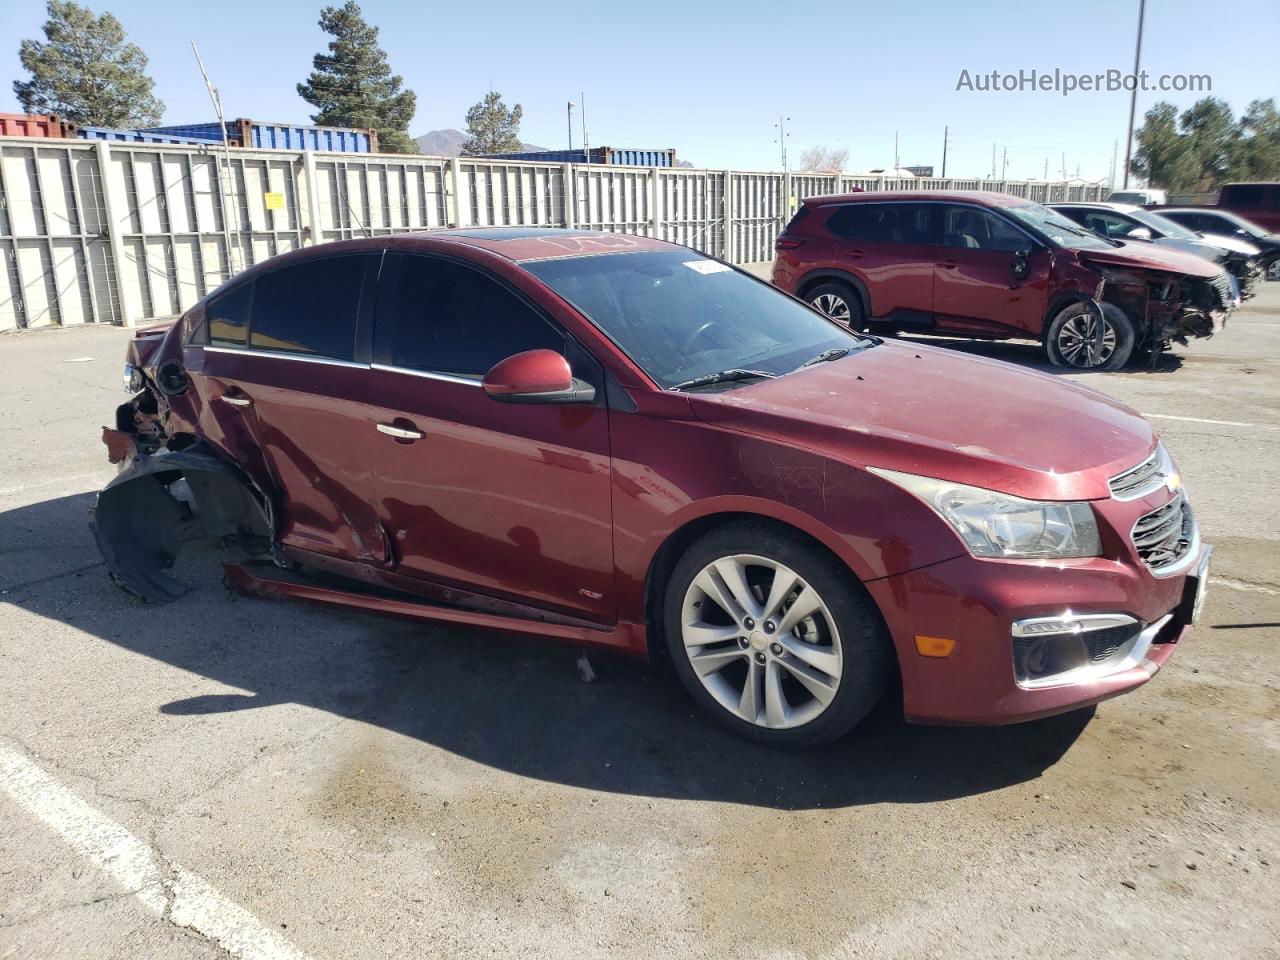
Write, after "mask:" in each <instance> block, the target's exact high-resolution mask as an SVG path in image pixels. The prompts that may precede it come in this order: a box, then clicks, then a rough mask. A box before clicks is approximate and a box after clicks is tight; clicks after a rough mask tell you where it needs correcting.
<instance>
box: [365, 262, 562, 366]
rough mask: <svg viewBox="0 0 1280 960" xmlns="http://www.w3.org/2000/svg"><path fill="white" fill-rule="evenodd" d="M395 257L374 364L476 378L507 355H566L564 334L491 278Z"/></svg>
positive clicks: (383, 295) (382, 299)
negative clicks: (532, 352) (529, 352)
mask: <svg viewBox="0 0 1280 960" xmlns="http://www.w3.org/2000/svg"><path fill="white" fill-rule="evenodd" d="M396 256H398V258H399V264H398V267H399V269H398V270H393V271H391V272H390V278H389V279H384V280H383V284H382V288H381V290H380V292H379V296H378V312H377V321H376V323H375V325H374V356H375V357H376V358H377V359H378V361H379V362H380V363H385V364H388V365H389V366H393V367H402V368H404V369H408V370H421V371H423V372H427V373H441V374H448V375H450V376H455V377H465V378H467V379H472V378H474V379H476V380H479V379H480V378H482V377H483V376H484V375H485V374H486V373H488V372H489V369H490V368H491V367H492V366H493V365H494V364H495V363H497V362H498V361H500V360H505V359H506V358H507V357H510V356H512V355H513V354H517V353H523V352H524V351H526V350H536V349H539V348H545V349H548V350H554V351H555V352H556V353H560V354H563V353H564V352H565V339H564V335H563V334H561V333H560V332H559V331H558V330H556V329H555V328H554V327H552V326H551V324H550V323H548V322H547V321H546V320H544V319H543V318H542V317H541V316H540V315H539V314H538V313H537V312H536V311H535V310H533V309H532V308H531V307H530V306H529V305H528V304H526V303H525V302H524V301H523V300H522V299H520V298H519V297H517V296H516V295H515V294H514V293H512V292H511V291H510V290H508V289H507V288H506V287H504V286H502V285H501V284H500V283H498V282H497V281H496V280H494V279H492V278H490V277H488V276H486V275H485V274H483V273H481V272H480V271H478V270H474V269H472V268H470V267H466V266H463V265H462V264H459V263H454V262H452V261H449V260H442V259H437V258H435V257H427V256H417V255H413V254H398V255H396Z"/></svg>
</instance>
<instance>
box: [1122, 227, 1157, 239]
mask: <svg viewBox="0 0 1280 960" xmlns="http://www.w3.org/2000/svg"><path fill="white" fill-rule="evenodd" d="M1124 238H1125V239H1126V240H1150V239H1151V229H1150V228H1149V227H1134V228H1133V229H1132V230H1130V231H1129V232H1128V233H1126V234H1125V236H1124Z"/></svg>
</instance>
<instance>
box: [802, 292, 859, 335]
mask: <svg viewBox="0 0 1280 960" xmlns="http://www.w3.org/2000/svg"><path fill="white" fill-rule="evenodd" d="M805 301H806V302H807V303H808V304H809V305H810V306H812V307H813V308H814V309H816V310H817V311H818V312H820V313H824V314H826V315H827V316H828V317H830V318H831V319H832V320H834V321H835V322H836V323H838V324H841V325H842V326H846V327H848V328H849V329H850V330H864V329H866V326H867V318H866V311H864V310H863V309H862V298H861V297H859V296H858V291H856V290H854V289H853V287H851V286H849V285H848V284H847V283H840V282H838V281H835V280H831V281H828V282H827V283H820V284H818V286H816V287H814V288H813V289H812V290H810V291H809V292H808V293H807V294H805Z"/></svg>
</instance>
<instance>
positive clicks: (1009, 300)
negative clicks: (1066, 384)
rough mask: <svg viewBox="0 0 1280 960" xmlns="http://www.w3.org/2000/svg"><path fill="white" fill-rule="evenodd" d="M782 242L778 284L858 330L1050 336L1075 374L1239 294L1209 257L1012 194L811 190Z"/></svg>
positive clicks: (1051, 346) (1103, 365)
mask: <svg viewBox="0 0 1280 960" xmlns="http://www.w3.org/2000/svg"><path fill="white" fill-rule="evenodd" d="M776 249H777V257H776V259H775V261H774V266H773V282H774V284H775V285H776V286H778V287H780V288H781V289H783V290H785V291H787V292H788V293H791V294H794V295H795V296H797V297H799V298H801V299H802V300H804V301H806V302H807V303H810V304H812V305H813V306H815V307H817V308H818V309H819V310H821V311H822V312H824V313H826V314H827V315H828V316H830V317H832V318H833V319H835V320H837V321H839V322H841V323H845V324H848V325H849V326H851V327H853V328H855V329H862V328H865V327H866V326H867V325H868V324H869V323H874V324H875V325H876V326H877V327H878V328H881V329H890V330H901V331H907V332H918V333H929V334H941V335H946V336H963V337H978V338H985V339H994V340H1001V339H1011V338H1024V339H1033V340H1039V341H1040V342H1042V343H1043V344H1044V348H1045V352H1046V354H1047V355H1048V357H1049V360H1050V362H1051V363H1053V364H1055V365H1056V366H1062V367H1070V368H1074V369H1086V370H1117V369H1119V368H1121V367H1123V366H1124V365H1125V363H1126V362H1127V361H1128V360H1129V358H1130V356H1131V355H1132V354H1133V352H1134V351H1135V350H1148V351H1150V352H1151V356H1152V358H1153V360H1154V357H1155V356H1157V355H1158V353H1159V351H1160V350H1162V349H1163V348H1164V347H1165V346H1166V345H1167V344H1168V343H1170V342H1172V341H1176V342H1180V343H1185V342H1186V340H1187V338H1189V337H1208V336H1212V335H1213V334H1214V333H1215V332H1216V331H1218V330H1220V329H1221V327H1222V325H1223V323H1225V322H1226V318H1227V315H1228V313H1229V312H1230V310H1231V309H1232V305H1233V299H1234V296H1235V294H1234V291H1233V288H1232V281H1231V277H1230V275H1229V274H1227V273H1226V272H1225V271H1223V270H1222V269H1221V268H1220V267H1218V266H1216V265H1215V264H1213V263H1211V262H1209V261H1208V260H1205V259H1204V258H1202V257H1198V256H1194V255H1192V254H1188V253H1184V252H1182V251H1179V250H1171V249H1165V248H1161V247H1156V246H1153V245H1151V244H1127V243H1122V242H1120V241H1116V240H1107V239H1105V238H1103V237H1100V236H1098V235H1097V234H1095V233H1092V232H1091V231H1089V230H1086V229H1084V228H1083V227H1081V226H1079V225H1078V224H1076V223H1073V222H1072V221H1071V220H1069V219H1067V218H1065V217H1063V216H1062V215H1061V214H1058V213H1056V212H1055V211H1053V210H1050V209H1049V208H1047V207H1044V206H1042V205H1040V204H1038V203H1033V202H1031V201H1029V200H1022V199H1019V198H1017V197H1013V196H1009V195H1008V194H1002V193H992V192H978V191H974V192H963V191H960V192H945V193H944V192H937V193H935V192H933V191H930V192H929V193H928V194H923V193H920V192H917V191H911V192H898V193H852V194H846V195H843V196H828V197H810V198H809V199H807V200H805V201H804V202H803V204H802V205H801V207H800V210H799V211H798V212H797V213H796V215H795V216H794V217H793V218H792V219H791V222H790V223H789V224H787V226H786V228H785V229H784V230H783V231H782V233H781V234H780V235H779V237H778V240H777V243H776Z"/></svg>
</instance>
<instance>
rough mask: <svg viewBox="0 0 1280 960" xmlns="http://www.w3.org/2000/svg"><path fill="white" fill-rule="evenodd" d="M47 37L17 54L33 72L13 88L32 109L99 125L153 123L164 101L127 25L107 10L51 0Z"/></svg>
mask: <svg viewBox="0 0 1280 960" xmlns="http://www.w3.org/2000/svg"><path fill="white" fill-rule="evenodd" d="M48 13H49V19H48V21H46V22H45V25H44V35H45V38H46V40H47V42H45V43H41V42H40V41H39V40H23V41H22V45H21V46H20V47H19V51H18V57H19V59H20V60H21V61H22V66H23V67H24V68H25V69H26V70H27V72H28V73H30V74H31V79H30V80H15V81H14V82H13V92H14V93H15V94H17V96H18V102H19V103H20V104H22V109H23V110H25V111H27V112H28V113H56V114H58V115H59V116H61V117H64V118H65V119H67V120H70V121H72V122H73V123H78V124H84V125H89V126H96V127H126V126H154V125H156V124H158V123H159V122H160V118H161V115H162V114H163V113H164V104H163V103H161V102H160V101H159V100H157V99H156V97H155V95H154V94H153V93H152V92H151V90H152V86H153V85H154V84H153V81H152V79H151V78H150V77H149V76H147V72H146V70H147V57H146V54H144V53H143V52H142V50H141V49H140V48H139V47H137V46H135V45H134V44H132V43H127V42H125V35H124V27H122V26H121V25H120V21H119V20H117V19H116V18H115V17H113V16H112V15H111V14H109V13H104V14H102V15H101V16H99V17H95V16H94V15H93V11H92V10H88V9H86V8H85V7H82V6H79V5H78V4H75V3H72V2H70V0H50V2H49V6H48Z"/></svg>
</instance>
